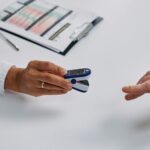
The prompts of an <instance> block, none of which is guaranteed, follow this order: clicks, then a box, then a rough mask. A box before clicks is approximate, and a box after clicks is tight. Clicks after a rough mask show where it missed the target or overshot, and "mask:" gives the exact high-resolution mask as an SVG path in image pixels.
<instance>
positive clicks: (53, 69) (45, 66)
mask: <svg viewBox="0 0 150 150" xmlns="http://www.w3.org/2000/svg"><path fill="white" fill-rule="evenodd" d="M28 67H32V68H35V69H37V70H39V71H47V72H50V73H53V74H56V75H60V76H64V75H65V74H66V72H67V71H66V70H65V69H64V68H62V67H60V66H58V65H55V64H54V63H51V62H49V61H38V60H35V61H31V62H30V63H29V65H28Z"/></svg>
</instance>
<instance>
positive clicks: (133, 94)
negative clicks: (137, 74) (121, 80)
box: [122, 71, 150, 100]
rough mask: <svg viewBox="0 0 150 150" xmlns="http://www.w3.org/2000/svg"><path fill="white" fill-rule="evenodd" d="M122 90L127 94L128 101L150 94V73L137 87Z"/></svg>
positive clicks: (127, 87)
mask: <svg viewBox="0 0 150 150" xmlns="http://www.w3.org/2000/svg"><path fill="white" fill-rule="evenodd" d="M122 90H123V92H125V93H127V94H126V96H125V99H126V100H132V99H136V98H138V97H140V96H142V95H144V94H146V93H150V71H149V72H147V73H146V74H145V75H144V76H143V77H142V78H141V79H140V80H139V81H138V83H137V84H136V85H133V86H126V87H123V88H122Z"/></svg>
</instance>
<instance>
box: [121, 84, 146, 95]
mask: <svg viewBox="0 0 150 150" xmlns="http://www.w3.org/2000/svg"><path fill="white" fill-rule="evenodd" d="M122 91H123V92H125V93H133V94H136V93H140V94H142V93H146V92H148V89H147V83H143V84H137V85H133V86H126V87H123V88H122Z"/></svg>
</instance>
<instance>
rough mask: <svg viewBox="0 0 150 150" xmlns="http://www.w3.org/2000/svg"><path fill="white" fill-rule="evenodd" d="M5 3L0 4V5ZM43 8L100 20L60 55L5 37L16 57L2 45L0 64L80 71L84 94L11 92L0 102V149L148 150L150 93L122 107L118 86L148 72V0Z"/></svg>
mask: <svg viewBox="0 0 150 150" xmlns="http://www.w3.org/2000/svg"><path fill="white" fill-rule="evenodd" d="M10 1H11V0H9V1H8V2H10ZM6 2H7V1H6V0H0V3H1V6H0V7H2V5H4V4H6ZM51 2H53V3H56V4H59V5H63V6H65V7H68V8H72V9H83V10H90V11H93V12H95V13H97V14H98V15H100V16H102V17H104V21H103V22H101V23H100V24H99V25H97V26H96V27H95V28H94V29H93V30H92V32H91V33H90V34H89V35H88V36H87V37H86V38H84V39H83V40H81V41H80V42H79V43H78V44H77V45H76V46H75V47H74V48H72V50H71V51H70V52H69V53H68V54H67V55H66V56H61V55H58V54H56V53H54V52H51V51H49V50H47V49H45V48H41V47H39V46H37V45H34V44H32V43H30V42H27V41H25V40H23V39H20V38H17V37H14V36H12V35H8V34H7V37H9V38H10V39H11V40H12V41H13V42H14V43H15V44H16V45H17V46H18V47H19V48H20V51H19V52H16V51H14V50H12V49H3V47H2V48H1V49H0V59H1V60H2V61H3V60H4V61H7V62H9V63H12V64H15V65H16V66H19V67H25V66H26V65H27V63H28V62H29V61H30V60H48V61H52V62H54V63H56V64H58V65H61V66H63V67H65V68H67V69H73V68H75V69H76V68H83V67H88V68H91V70H92V75H91V78H90V79H89V82H90V89H89V91H88V93H86V94H83V93H80V92H77V91H74V90H72V91H71V92H70V93H68V94H66V95H62V96H43V97H38V98H35V97H32V96H27V95H23V94H18V93H11V92H8V93H6V94H5V95H4V96H1V97H0V149H1V150H10V149H13V150H35V149H36V150H42V149H44V150H127V149H128V150H149V149H150V142H149V139H150V95H148V94H147V95H145V96H143V97H141V98H139V99H137V100H136V101H131V102H126V101H125V100H124V94H123V93H122V91H121V88H122V86H124V85H128V84H135V83H136V82H137V80H138V79H139V78H140V77H141V76H142V75H143V74H144V73H145V72H146V71H148V70H149V69H150V61H149V60H150V42H149V39H150V29H149V27H150V20H149V18H150V9H149V6H150V1H148V0H142V1H141V0H92V1H87V0H74V1H69V0H63V1H62V0H51Z"/></svg>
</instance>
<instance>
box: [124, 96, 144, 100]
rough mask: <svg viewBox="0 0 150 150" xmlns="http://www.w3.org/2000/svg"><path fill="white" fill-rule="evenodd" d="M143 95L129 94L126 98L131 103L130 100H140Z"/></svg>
mask: <svg viewBox="0 0 150 150" xmlns="http://www.w3.org/2000/svg"><path fill="white" fill-rule="evenodd" d="M142 95H143V94H127V95H126V96H125V99H126V100H127V101H129V100H133V99H136V98H138V97H140V96H142Z"/></svg>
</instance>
